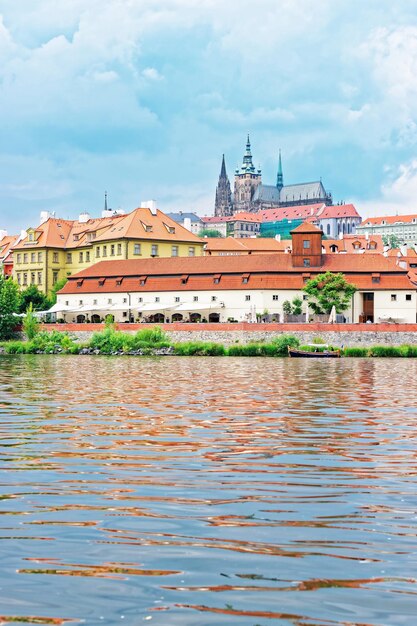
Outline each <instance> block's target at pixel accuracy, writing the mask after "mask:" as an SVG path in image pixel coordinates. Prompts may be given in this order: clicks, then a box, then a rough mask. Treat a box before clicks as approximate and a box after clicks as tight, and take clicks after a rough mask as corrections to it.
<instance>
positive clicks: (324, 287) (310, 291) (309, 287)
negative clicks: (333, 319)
mask: <svg viewBox="0 0 417 626" xmlns="http://www.w3.org/2000/svg"><path fill="white" fill-rule="evenodd" d="M303 291H305V292H306V294H307V295H308V304H309V306H310V307H311V308H312V310H313V311H314V313H317V314H325V313H330V311H331V310H332V308H333V306H334V307H335V308H336V313H343V311H346V309H347V308H348V307H349V305H350V301H351V298H352V296H353V294H354V293H355V291H356V287H355V286H354V285H351V284H349V283H348V282H347V281H346V278H345V276H344V275H343V274H342V273H339V274H333V273H332V272H325V273H323V274H319V275H318V276H317V277H316V278H312V279H311V280H309V281H308V282H307V283H306V284H305V285H304V287H303Z"/></svg>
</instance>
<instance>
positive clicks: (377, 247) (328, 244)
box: [322, 235, 384, 254]
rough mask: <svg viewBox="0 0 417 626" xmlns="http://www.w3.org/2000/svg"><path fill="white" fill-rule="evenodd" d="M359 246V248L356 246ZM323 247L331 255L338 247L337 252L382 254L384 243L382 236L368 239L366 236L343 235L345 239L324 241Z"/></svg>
mask: <svg viewBox="0 0 417 626" xmlns="http://www.w3.org/2000/svg"><path fill="white" fill-rule="evenodd" d="M358 244H359V246H360V247H359V248H357V247H356V246H357V245H358ZM322 245H323V246H324V249H325V250H326V252H327V253H331V252H332V250H331V248H332V247H333V246H336V248H337V252H355V250H360V252H364V253H366V254H368V253H372V254H375V252H380V253H382V252H383V250H384V243H383V241H382V237H381V235H372V236H369V237H368V238H367V237H366V235H343V239H323V240H322Z"/></svg>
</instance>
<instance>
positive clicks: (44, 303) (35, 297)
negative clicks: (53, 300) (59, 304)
mask: <svg viewBox="0 0 417 626" xmlns="http://www.w3.org/2000/svg"><path fill="white" fill-rule="evenodd" d="M29 305H32V310H33V311H45V310H46V309H49V300H48V298H47V297H46V296H45V294H43V293H42V292H41V291H39V289H38V288H37V286H36V285H29V287H28V288H27V289H24V290H23V291H22V292H21V293H20V307H19V312H20V313H26V311H27V310H28V308H29Z"/></svg>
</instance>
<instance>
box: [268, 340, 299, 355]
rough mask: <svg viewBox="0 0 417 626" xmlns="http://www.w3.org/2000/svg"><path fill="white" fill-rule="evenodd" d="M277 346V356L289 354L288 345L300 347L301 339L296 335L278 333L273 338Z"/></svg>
mask: <svg viewBox="0 0 417 626" xmlns="http://www.w3.org/2000/svg"><path fill="white" fill-rule="evenodd" d="M272 343H273V344H274V345H275V346H276V356H288V346H290V348H298V347H299V345H300V342H299V340H298V339H297V337H294V335H278V337H275V338H274V339H273V340H272Z"/></svg>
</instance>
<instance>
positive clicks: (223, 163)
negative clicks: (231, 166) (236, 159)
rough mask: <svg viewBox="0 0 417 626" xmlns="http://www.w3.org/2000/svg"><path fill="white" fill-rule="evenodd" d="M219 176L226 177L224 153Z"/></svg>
mask: <svg viewBox="0 0 417 626" xmlns="http://www.w3.org/2000/svg"><path fill="white" fill-rule="evenodd" d="M220 178H227V174H226V163H225V161H224V155H223V159H222V168H221V170H220Z"/></svg>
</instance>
